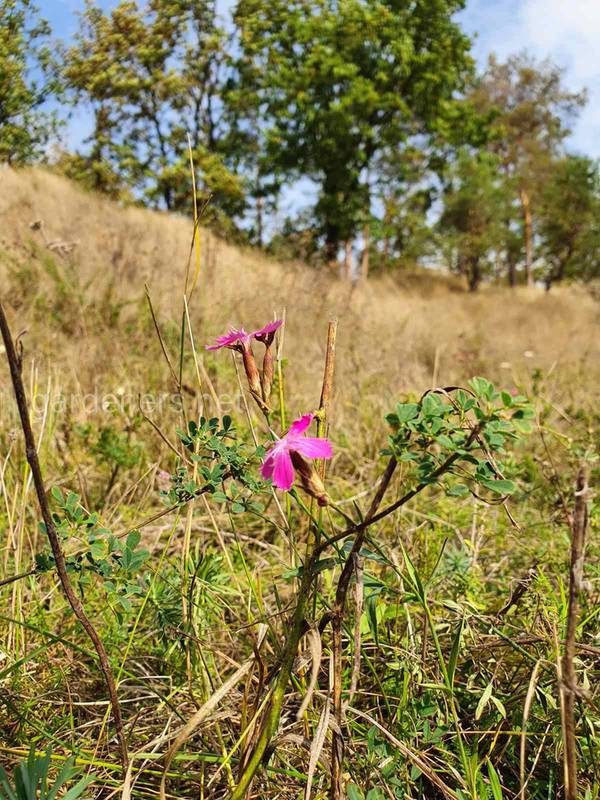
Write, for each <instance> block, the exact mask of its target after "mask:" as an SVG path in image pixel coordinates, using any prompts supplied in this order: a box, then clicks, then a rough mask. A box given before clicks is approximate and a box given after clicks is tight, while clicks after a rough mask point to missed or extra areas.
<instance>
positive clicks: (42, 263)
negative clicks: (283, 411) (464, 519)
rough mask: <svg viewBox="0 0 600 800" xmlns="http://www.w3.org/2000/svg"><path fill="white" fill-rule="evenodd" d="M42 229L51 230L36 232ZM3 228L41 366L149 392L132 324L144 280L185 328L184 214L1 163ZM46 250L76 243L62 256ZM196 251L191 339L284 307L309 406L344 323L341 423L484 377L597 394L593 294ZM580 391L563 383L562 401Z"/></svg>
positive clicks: (220, 249) (86, 385)
mask: <svg viewBox="0 0 600 800" xmlns="http://www.w3.org/2000/svg"><path fill="white" fill-rule="evenodd" d="M39 220H41V221H42V223H43V230H39V229H38V230H32V228H31V227H30V226H31V223H33V222H35V221H39ZM0 221H1V239H0V278H1V280H2V286H3V294H4V295H5V296H6V297H7V299H8V304H9V306H12V308H13V310H14V312H15V318H16V319H17V320H18V322H17V325H18V327H19V328H25V327H26V328H27V329H28V331H29V336H28V340H27V341H28V347H29V348H31V347H32V346H33V344H32V343H35V350H36V352H37V354H38V360H39V358H42V360H45V363H48V361H47V358H48V357H50V356H51V357H52V361H53V364H54V366H56V367H57V368H59V369H62V368H63V367H64V366H65V365H71V372H72V378H73V380H74V381H76V383H77V384H78V385H79V386H80V387H81V389H82V390H83V391H90V390H91V389H92V388H93V386H94V384H97V382H98V381H99V380H106V381H108V382H109V383H110V381H113V380H116V381H118V382H121V383H122V382H123V381H125V382H126V383H127V382H130V383H131V382H136V383H137V387H136V388H137V389H140V388H146V389H148V388H150V387H149V386H148V379H149V377H150V376H149V374H148V366H147V364H148V362H147V360H146V361H143V360H142V361H140V360H139V358H138V356H147V355H149V354H151V353H155V354H156V355H157V356H158V353H157V350H156V348H157V345H156V342H155V340H154V337H153V336H151V335H149V331H148V330H147V329H141V330H140V329H138V328H136V325H135V322H134V321H135V319H136V317H137V316H138V311H139V308H140V306H141V305H143V296H144V284H145V283H147V284H148V286H149V288H150V292H151V294H152V297H153V299H154V303H155V306H156V309H157V313H158V314H159V316H160V318H161V320H162V321H163V322H167V321H170V322H171V323H173V326H175V325H176V320H177V319H178V316H179V314H180V308H181V292H182V287H183V284H184V275H185V271H186V265H187V262H188V256H189V248H190V239H191V232H192V231H191V225H190V222H189V220H187V219H184V218H181V217H176V216H168V215H166V214H161V213H153V212H149V211H145V210H141V209H137V208H125V209H122V208H119V207H118V206H117V205H115V204H114V203H111V202H109V201H107V200H104V199H102V198H99V197H97V196H93V195H90V194H87V193H85V192H83V191H82V190H80V189H79V188H78V187H76V186H75V185H73V184H71V183H69V182H68V181H66V180H65V179H63V178H61V177H58V176H56V175H53V174H51V173H48V172H44V171H39V170H32V171H25V172H15V171H12V170H9V169H4V170H3V171H2V172H1V173H0ZM48 242H59V243H67V244H68V243H75V247H74V248H73V250H72V252H71V253H70V254H66V255H61V254H60V248H59V249H58V250H57V249H54V250H53V249H49V248H48V245H47V243H48ZM202 249H203V269H202V275H201V278H200V284H199V291H198V292H197V293H196V295H195V297H194V299H193V302H192V315H193V317H194V322H195V331H196V336H197V338H198V339H199V341H200V342H202V341H209V340H210V339H212V337H213V336H214V335H216V334H218V333H220V332H222V331H223V330H224V328H225V327H226V326H227V325H228V324H233V325H240V324H243V325H245V326H252V325H258V324H260V323H262V322H263V321H264V320H265V319H267V318H269V317H270V316H271V315H272V314H273V312H274V311H277V312H279V313H280V312H281V311H282V310H283V309H286V313H287V329H286V330H287V334H286V356H287V358H288V359H289V362H290V368H289V376H288V377H289V380H290V381H291V382H292V388H293V394H294V396H295V397H296V398H298V402H299V404H308V405H312V404H314V402H315V398H316V397H317V394H318V387H319V380H320V373H321V364H322V359H323V353H324V347H325V336H326V327H327V320H328V318H329V317H331V316H333V315H337V316H338V317H339V319H340V325H339V358H338V376H337V387H338V394H340V395H341V396H343V398H344V402H342V403H338V404H337V411H336V413H337V415H338V421H339V422H340V424H341V425H343V426H344V427H346V428H347V427H348V421H349V420H348V417H349V416H352V415H353V411H354V409H355V408H356V406H357V404H359V405H361V406H365V405H373V404H374V405H375V406H377V407H379V406H381V405H383V406H387V404H388V402H389V400H390V399H391V397H397V395H398V393H400V392H405V391H407V390H410V391H421V390H423V389H424V388H426V387H428V386H429V385H431V383H432V382H434V383H439V384H451V383H455V382H459V381H463V380H464V379H465V378H467V377H469V376H471V375H472V374H474V373H481V372H485V374H486V375H488V376H489V377H490V378H491V379H493V380H496V381H498V382H500V383H511V384H512V383H514V382H515V381H516V382H523V381H527V380H528V376H530V375H531V374H532V372H534V371H535V370H536V369H540V370H542V371H543V372H544V373H551V374H553V375H555V376H556V379H557V380H559V379H560V378H561V377H564V376H565V375H567V376H573V375H580V376H582V380H583V381H585V382H586V383H588V386H587V387H586V389H587V390H588V391H591V386H592V382H593V378H594V377H595V372H596V371H597V368H598V364H599V363H600V358H599V356H600V336H599V335H598V332H599V314H598V304H597V303H596V302H595V301H594V300H593V299H592V297H591V296H589V295H588V294H587V293H586V292H585V291H584V290H583V289H578V288H565V289H557V290H553V291H552V293H550V294H546V293H545V292H543V291H541V290H526V289H522V290H517V291H513V292H508V291H505V290H498V289H487V290H483V291H482V292H480V293H479V294H477V295H474V296H473V295H469V294H467V293H464V292H460V291H456V290H452V288H449V287H452V286H454V284H450V283H447V282H445V281H444V280H443V279H441V278H440V277H439V276H437V275H435V276H434V275H432V276H431V279H430V280H428V281H425V280H424V279H423V278H421V279H420V280H419V281H418V288H414V289H412V290H406V289H400V288H398V285H397V283H395V282H393V281H392V280H390V279H388V278H385V277H382V278H375V279H372V280H371V281H370V282H369V284H368V286H361V287H359V288H357V289H355V290H354V291H352V290H351V289H350V287H348V286H347V285H345V284H343V283H341V282H339V281H338V280H336V279H334V278H332V277H331V276H329V275H327V274H325V273H324V272H318V271H315V270H313V269H310V268H306V267H303V266H302V265H297V264H285V265H282V264H280V263H277V262H275V261H273V260H272V259H270V258H268V257H265V256H263V255H262V254H260V253H257V252H255V251H251V250H240V249H238V248H236V247H232V246H230V245H228V244H227V243H225V242H223V241H221V240H219V239H218V238H217V237H216V236H215V235H213V234H211V233H209V232H208V231H203V232H202ZM48 323H50V327H51V329H52V336H51V337H49V336H48ZM174 329H175V328H174V327H173V329H172V332H173V331H174ZM168 332H169V329H168V326H167V334H168ZM123 334H125V335H123ZM57 356H58V359H57ZM152 364H153V365H156V360H154V359H153V360H152ZM75 365H76V369H75ZM75 373H76V374H75ZM64 375H65V371H64V369H63V377H64ZM357 376H360V379H358V377H357ZM584 376H585V377H584ZM578 382H579V384H580V383H581V381H578ZM574 388H575V387H574V384H573V383H572V382H571V383H570V382H567V383H566V384H565V385H564V390H565V392H566V393H567V394H566V396H565V397H564V398H563V403H568V402H569V397H568V395H569V392H571V391H572V390H574Z"/></svg>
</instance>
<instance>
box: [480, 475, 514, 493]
mask: <svg viewBox="0 0 600 800" xmlns="http://www.w3.org/2000/svg"><path fill="white" fill-rule="evenodd" d="M481 483H482V484H483V485H484V486H485V487H486V489H489V490H490V491H491V492H495V493H496V494H501V495H504V494H513V493H514V492H515V491H516V489H517V487H516V485H515V484H514V482H513V481H509V480H506V479H504V478H502V479H498V480H497V481H488V480H482V481H481Z"/></svg>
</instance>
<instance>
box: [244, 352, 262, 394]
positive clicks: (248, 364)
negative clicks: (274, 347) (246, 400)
mask: <svg viewBox="0 0 600 800" xmlns="http://www.w3.org/2000/svg"><path fill="white" fill-rule="evenodd" d="M242 358H243V360H244V370H245V372H246V377H247V378H248V386H249V387H250V391H251V392H252V394H253V395H254V396H255V397H257V398H258V399H259V400H260V399H261V397H262V391H261V386H260V375H259V373H258V368H257V366H256V362H255V360H254V354H253V353H252V350H251V349H250V348H249V347H248V348H244V349H243V350H242Z"/></svg>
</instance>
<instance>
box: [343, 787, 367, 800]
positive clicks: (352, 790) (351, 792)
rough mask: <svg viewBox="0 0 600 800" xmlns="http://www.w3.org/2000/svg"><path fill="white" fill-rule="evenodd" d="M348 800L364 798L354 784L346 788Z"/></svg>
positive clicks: (362, 799)
mask: <svg viewBox="0 0 600 800" xmlns="http://www.w3.org/2000/svg"><path fill="white" fill-rule="evenodd" d="M346 791H347V793H348V800H364V798H365V796H364V794H363V793H362V792H361V790H360V789H359V788H358V786H357V785H356V784H355V783H349V784H348V786H347V787H346Z"/></svg>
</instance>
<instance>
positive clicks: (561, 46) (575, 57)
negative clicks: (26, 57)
mask: <svg viewBox="0 0 600 800" xmlns="http://www.w3.org/2000/svg"><path fill="white" fill-rule="evenodd" d="M220 3H221V8H222V9H223V10H226V9H227V7H228V6H229V5H231V4H232V3H231V0H220ZM116 4H117V0H101V5H102V6H103V7H104V8H106V9H109V8H111V7H112V6H115V5H116ZM38 5H39V7H40V9H41V11H42V13H43V15H44V16H45V17H46V18H47V19H48V20H49V21H50V22H51V24H52V27H53V29H54V32H55V35H56V36H58V37H60V38H63V39H66V40H68V39H69V38H70V37H71V36H72V35H73V33H74V31H75V30H76V28H77V16H76V15H77V11H79V10H81V9H82V8H83V5H84V0H38ZM460 19H461V22H462V24H463V26H464V28H465V30H466V31H467V32H468V33H470V34H473V35H475V36H476V41H475V46H474V53H475V56H476V58H477V60H478V61H479V62H480V63H481V64H484V63H485V61H486V59H487V56H488V54H489V53H490V52H492V51H493V52H496V53H497V54H498V55H499V56H500V57H501V58H504V57H506V56H508V55H510V54H511V53H515V52H518V51H521V50H526V51H527V52H528V53H529V54H530V55H532V56H535V57H536V58H545V57H546V56H549V57H550V58H552V59H553V60H554V61H556V62H557V63H558V64H560V65H561V66H562V67H564V69H565V83H566V84H567V85H568V86H569V87H571V88H573V89H577V90H579V89H581V88H583V87H586V88H587V89H588V93H589V101H588V105H587V107H586V109H585V110H584V111H583V113H582V114H581V116H580V118H579V120H578V122H577V124H576V126H575V128H574V131H573V135H572V137H571V140H570V142H569V144H570V147H571V149H573V150H576V151H578V152H582V153H585V154H587V155H591V156H596V157H600V0H568V1H567V0H468V2H467V7H466V9H465V11H463V12H461V14H460ZM88 129H89V119H88V116H87V114H86V113H85V111H84V110H82V111H79V112H78V113H76V114H75V115H74V116H73V118H72V119H71V121H70V123H69V127H68V131H67V140H68V143H69V144H70V145H72V146H73V145H75V146H76V145H78V144H79V143H80V142H81V140H82V139H83V138H84V137H85V134H86V132H87V130H88Z"/></svg>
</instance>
